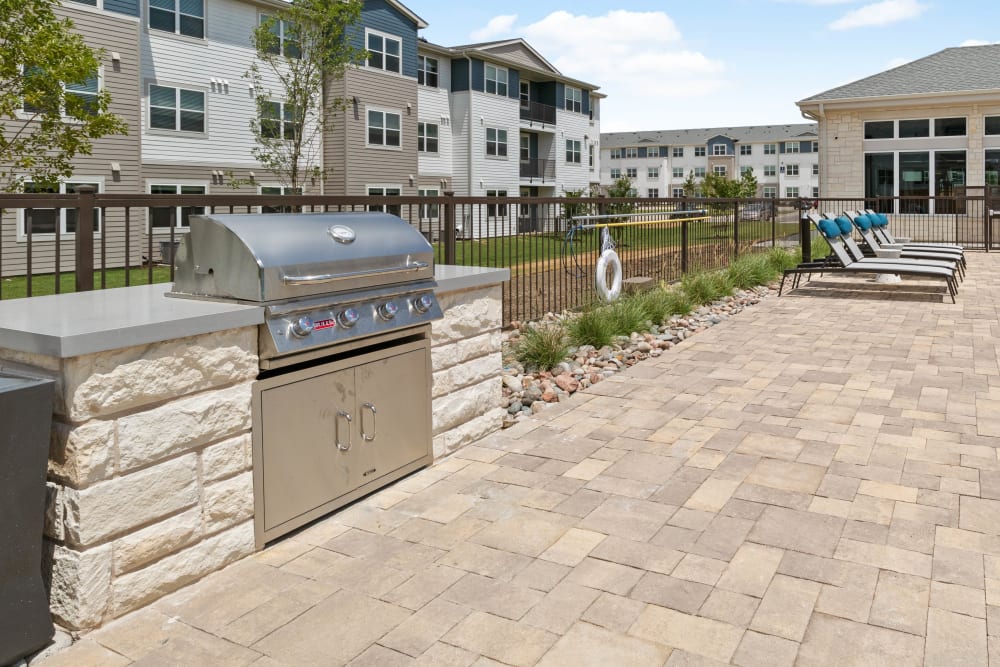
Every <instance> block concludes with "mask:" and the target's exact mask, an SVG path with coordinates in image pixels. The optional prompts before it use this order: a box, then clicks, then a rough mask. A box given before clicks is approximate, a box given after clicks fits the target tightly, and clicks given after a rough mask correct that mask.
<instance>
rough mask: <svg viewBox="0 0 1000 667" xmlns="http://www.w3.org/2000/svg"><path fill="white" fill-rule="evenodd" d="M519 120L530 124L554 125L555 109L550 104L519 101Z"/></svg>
mask: <svg viewBox="0 0 1000 667" xmlns="http://www.w3.org/2000/svg"><path fill="white" fill-rule="evenodd" d="M521 120H526V121H528V122H530V123H543V124H546V125H555V124H556V108H555V107H554V106H552V105H551V104H542V103H541V102H525V101H523V100H522V101H521Z"/></svg>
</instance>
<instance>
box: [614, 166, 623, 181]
mask: <svg viewBox="0 0 1000 667" xmlns="http://www.w3.org/2000/svg"><path fill="white" fill-rule="evenodd" d="M621 177H622V170H621V167H611V178H612V180H615V181H617V180H618V179H619V178H621Z"/></svg>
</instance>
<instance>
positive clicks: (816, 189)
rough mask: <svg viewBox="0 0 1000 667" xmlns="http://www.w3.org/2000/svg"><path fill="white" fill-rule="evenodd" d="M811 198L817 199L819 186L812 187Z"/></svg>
mask: <svg viewBox="0 0 1000 667" xmlns="http://www.w3.org/2000/svg"><path fill="white" fill-rule="evenodd" d="M812 198H813V199H819V186H818V185H814V186H813V190H812Z"/></svg>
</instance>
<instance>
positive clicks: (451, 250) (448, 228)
mask: <svg viewBox="0 0 1000 667" xmlns="http://www.w3.org/2000/svg"><path fill="white" fill-rule="evenodd" d="M444 196H445V197H450V198H451V199H450V200H449V201H446V202H445V204H444V263H445V264H454V263H455V261H456V256H457V254H458V253H457V249H456V242H457V237H458V234H457V226H456V224H455V215H456V211H455V199H454V198H455V191H454V190H445V192H444Z"/></svg>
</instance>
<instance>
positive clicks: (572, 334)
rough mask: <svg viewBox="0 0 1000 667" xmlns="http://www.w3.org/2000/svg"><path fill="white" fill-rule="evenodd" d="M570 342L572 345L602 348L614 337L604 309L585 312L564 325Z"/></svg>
mask: <svg viewBox="0 0 1000 667" xmlns="http://www.w3.org/2000/svg"><path fill="white" fill-rule="evenodd" d="M566 330H567V332H568V333H569V339H570V342H572V343H573V345H578V346H579V345H593V346H594V347H604V346H605V345H609V344H610V343H611V341H612V339H614V337H615V332H614V328H613V326H612V324H611V320H610V319H609V318H608V317H607V314H606V312H605V310H604V308H593V309H591V310H586V311H584V312H582V313H580V314H579V315H577V316H576V317H574V318H572V319H571V320H569V321H568V322H567V323H566Z"/></svg>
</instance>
